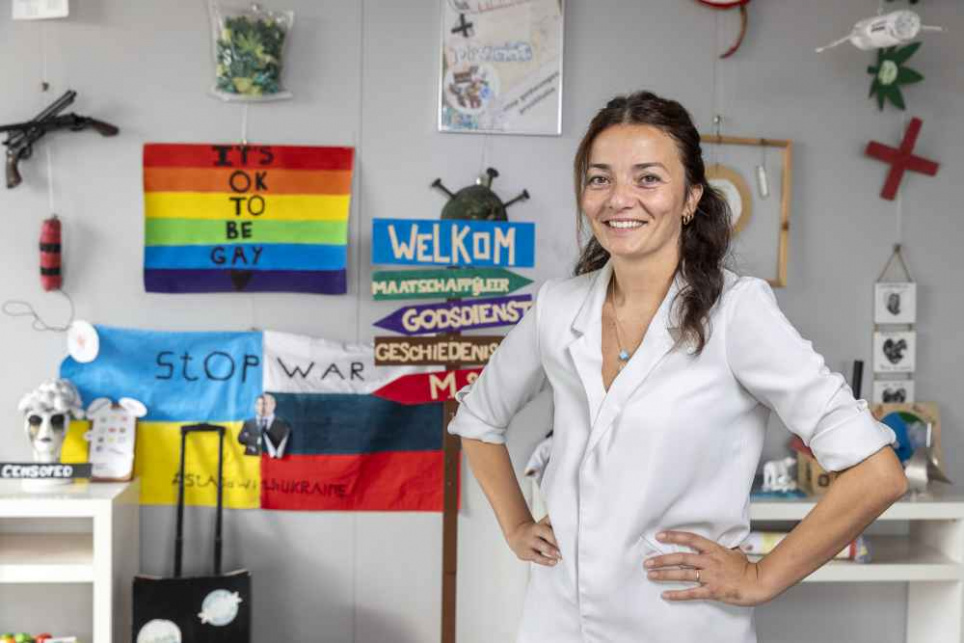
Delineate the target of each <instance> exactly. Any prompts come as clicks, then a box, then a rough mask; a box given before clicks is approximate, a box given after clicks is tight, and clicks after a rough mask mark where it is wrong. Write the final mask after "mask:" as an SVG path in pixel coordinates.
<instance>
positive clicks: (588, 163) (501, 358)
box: [448, 92, 907, 643]
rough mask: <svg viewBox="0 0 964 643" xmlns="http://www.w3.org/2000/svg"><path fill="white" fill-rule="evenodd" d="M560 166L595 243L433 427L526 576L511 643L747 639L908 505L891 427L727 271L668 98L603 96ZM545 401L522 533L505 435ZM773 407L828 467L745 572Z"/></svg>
mask: <svg viewBox="0 0 964 643" xmlns="http://www.w3.org/2000/svg"><path fill="white" fill-rule="evenodd" d="M574 169H575V182H576V197H577V201H578V203H579V209H580V221H581V222H583V224H585V223H588V226H589V228H591V232H592V237H591V239H589V240H588V242H587V243H586V245H585V248H584V250H583V252H582V256H581V258H580V260H579V264H578V267H577V269H576V275H575V276H574V277H571V278H568V279H557V280H551V281H548V282H546V283H545V284H543V286H542V287H541V288H540V290H539V293H538V295H537V297H536V300H535V303H534V305H533V306H532V307H531V308H530V309H529V310H528V312H527V313H526V314H525V316H524V317H523V318H522V320H521V321H520V322H519V323H518V324H517V325H516V326H515V327H514V328H513V329H512V331H511V332H510V333H509V334H508V335H507V336H506V337H505V338H504V339H503V341H502V343H501V344H500V345H499V347H498V350H496V351H495V353H494V354H493V355H492V356H491V358H490V359H489V361H488V363H487V364H486V366H485V368H484V369H483V371H482V373H481V374H480V375H479V377H478V379H476V380H475V382H473V383H472V384H471V385H470V386H469V387H466V388H463V389H462V390H461V391H459V393H458V394H457V396H456V397H457V399H458V401H459V410H458V413H457V414H456V416H455V418H454V419H453V420H452V421H451V422H450V424H449V426H448V430H449V432H450V433H454V434H457V435H460V436H462V438H463V439H462V445H463V448H464V450H465V453H466V455H467V456H468V459H469V463H470V465H471V467H472V472H473V473H474V475H475V477H476V478H477V479H478V481H479V484H480V486H481V487H482V489H483V491H484V492H485V494H486V497H487V498H488V499H489V502H490V503H491V504H492V507H493V509H494V510H495V513H496V516H497V518H498V520H499V524H500V526H501V527H502V530H503V534H504V536H505V539H506V542H507V544H508V546H509V547H510V548H511V549H512V551H513V552H514V553H515V554H516V555H517V556H518V557H519V558H520V559H521V560H524V561H530V562H532V563H534V564H533V565H532V567H531V574H530V582H529V588H528V591H527V594H526V602H525V607H524V609H523V614H522V623H521V625H520V629H519V635H518V639H517V641H518V643H541V642H543V641H552V642H553V643H577V642H579V643H582V642H584V641H687V642H690V641H694V642H695V641H727V642H728V643H731V642H732V643H755V642H756V633H755V631H754V624H753V611H752V610H753V607H754V606H756V605H760V604H762V603H765V602H767V601H769V600H771V599H773V598H774V597H776V596H777V595H779V594H780V593H782V592H783V591H784V590H785V589H787V588H788V587H790V586H792V585H793V584H795V583H797V582H799V581H800V580H801V579H802V578H804V577H805V576H807V575H808V574H810V573H811V572H813V571H814V570H815V569H817V568H818V567H820V566H821V565H822V564H823V563H825V562H826V561H827V560H829V559H830V558H831V557H832V556H833V555H835V554H836V553H837V552H839V551H840V550H841V549H843V548H844V546H845V545H846V544H847V543H848V542H850V541H851V540H853V538H854V537H855V536H856V535H857V534H859V533H860V532H861V531H862V530H863V529H864V527H866V526H867V524H869V523H870V522H871V521H872V520H873V519H874V518H875V517H876V516H878V515H879V514H880V513H881V512H882V511H884V509H886V508H887V506H889V505H890V504H891V503H892V502H894V500H895V499H896V498H897V497H899V496H900V495H901V494H903V493H904V491H905V489H906V484H907V483H906V478H905V477H904V474H903V470H902V468H901V465H900V462H899V461H898V459H897V457H896V455H895V454H894V452H893V450H892V449H889V448H886V447H887V445H888V444H890V443H892V442H894V440H895V435H894V433H893V431H891V430H890V429H889V428H888V427H886V426H884V425H882V424H880V423H878V422H877V421H876V420H875V419H874V417H873V416H872V415H871V414H870V411H869V410H868V408H867V403H866V402H864V401H862V400H856V399H854V396H853V392H852V391H851V390H850V387H848V386H847V384H846V381H845V380H844V379H843V377H842V376H841V375H840V374H839V373H833V372H831V371H830V369H829V368H827V366H826V364H825V362H824V359H823V358H822V357H821V356H820V355H819V354H818V353H816V352H815V351H814V350H813V346H812V344H811V343H810V342H808V341H806V340H805V339H803V338H802V337H801V336H800V333H798V332H797V331H796V329H795V328H794V327H793V326H792V324H791V323H790V322H789V321H788V320H787V318H786V317H785V316H784V315H783V314H782V313H781V311H780V308H779V306H778V305H777V301H776V298H775V297H774V295H773V291H772V290H771V289H770V287H769V286H768V285H767V283H766V282H765V281H763V280H761V279H756V278H753V277H740V276H738V275H736V274H734V273H733V272H731V271H729V270H727V269H725V268H724V259H725V257H726V253H727V245H728V242H729V236H730V217H729V214H728V212H727V207H726V204H725V202H724V201H723V199H722V198H721V197H720V195H719V194H718V193H717V192H715V191H714V190H713V189H712V188H711V187H710V186H709V185H708V184H707V181H706V176H705V170H704V167H703V161H702V159H701V152H700V145H699V135H698V134H697V132H696V129H695V128H694V127H693V123H692V121H691V120H690V117H689V114H687V112H686V110H685V109H683V107H682V106H681V105H680V104H679V103H677V102H675V101H671V100H666V99H663V98H659V97H657V96H655V95H653V94H650V93H648V92H639V93H636V94H632V95H630V96H626V97H620V98H616V99H614V100H612V101H610V102H609V103H608V105H607V106H606V107H605V108H603V109H602V110H601V111H600V112H599V114H597V116H596V117H595V118H594V119H593V121H592V123H591V124H590V126H589V129H588V131H587V133H586V135H585V137H584V138H583V141H582V143H581V144H580V146H579V149H578V152H577V154H576V159H575V166H574ZM543 387H548V388H549V389H550V390H551V392H552V406H553V419H552V428H553V437H552V452H551V455H550V457H549V459H548V464H547V465H546V467H545V472H544V475H543V478H542V481H541V483H540V489H541V491H542V494H543V496H544V498H545V503H546V508H547V510H548V514H547V516H546V518H544V519H543V520H540V521H539V522H535V521H534V520H533V518H532V515H531V514H530V512H529V510H528V507H527V506H526V503H525V500H524V498H523V497H522V493H521V491H520V489H519V484H518V481H517V480H516V478H515V473H514V470H513V467H512V462H511V460H510V459H509V454H508V451H507V450H506V447H505V441H506V429H507V427H508V426H509V424H510V423H511V421H512V419H513V417H514V416H515V415H516V414H517V413H518V412H519V411H520V410H521V409H522V408H523V407H524V406H525V405H526V404H527V403H528V401H529V400H530V399H532V398H533V397H534V396H535V395H536V394H537V393H538V392H539V390H540V389H541V388H543ZM770 410H773V411H775V412H777V413H778V414H779V416H780V418H781V420H782V421H783V423H784V424H785V425H786V426H787V427H788V428H789V429H790V430H791V431H792V432H794V433H795V434H797V435H798V436H800V437H801V439H802V440H803V441H804V443H805V444H807V445H808V446H809V447H810V448H811V450H812V451H813V452H814V454H815V456H816V458H817V460H818V461H819V462H820V464H821V465H822V466H823V468H824V469H826V470H828V471H840V472H843V473H841V474H840V475H839V476H837V478H836V479H835V481H834V483H833V485H832V487H831V488H830V489H829V490H828V491H827V493H826V494H825V495H824V496H823V498H822V499H821V500H820V502H819V503H818V505H817V506H816V507H815V508H814V509H813V511H811V513H810V514H809V515H808V516H807V518H806V519H804V520H803V521H802V522H800V524H799V525H798V526H797V527H796V528H794V530H793V531H792V532H791V533H790V534H789V535H788V536H787V537H786V538H785V539H784V540H783V541H781V543H780V544H779V545H778V546H777V548H776V549H774V550H773V552H771V553H770V554H768V555H767V556H766V557H764V558H763V559H762V560H761V561H759V562H751V561H749V560H748V559H747V557H746V555H745V554H744V553H743V552H741V551H740V549H739V545H740V544H741V543H742V542H743V541H744V540H745V539H746V538H747V536H748V534H749V531H750V529H749V527H750V520H749V513H748V508H749V493H750V487H751V485H752V482H753V476H754V473H755V471H756V468H757V464H758V463H759V461H760V455H761V453H762V449H763V438H764V435H765V433H766V427H767V422H768V416H769V411H770ZM845 470H846V471H845Z"/></svg>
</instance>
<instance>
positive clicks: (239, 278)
mask: <svg viewBox="0 0 964 643" xmlns="http://www.w3.org/2000/svg"><path fill="white" fill-rule="evenodd" d="M230 274H231V283H232V284H234V289H235V290H237V291H241V290H244V289H245V288H247V287H248V282H249V281H251V277H253V276H254V271H252V270H232V271H231V272H230Z"/></svg>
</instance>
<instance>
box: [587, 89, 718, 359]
mask: <svg viewBox="0 0 964 643" xmlns="http://www.w3.org/2000/svg"><path fill="white" fill-rule="evenodd" d="M614 125H650V126H652V127H657V128H659V129H660V130H661V131H663V132H664V133H665V134H667V135H668V136H669V137H670V138H672V139H673V140H674V141H675V142H676V146H677V149H678V150H679V155H680V160H681V161H682V164H683V167H684V168H685V170H686V189H687V192H688V191H689V189H690V188H691V187H693V186H696V185H701V186H703V195H702V197H700V201H699V204H698V205H697V208H696V212H695V215H694V216H693V219H692V221H691V222H690V223H689V224H688V225H685V226H683V230H682V233H681V234H680V263H679V266H678V267H677V271H678V272H682V274H683V277H684V278H685V280H686V285H685V286H684V288H683V289H682V290H681V291H680V292H679V294H678V295H677V299H678V302H677V301H674V302H673V305H674V306H676V305H679V306H680V308H679V313H680V320H681V331H682V337H681V340H683V341H688V342H692V343H693V344H694V345H695V348H696V353H697V354H699V353H700V352H702V350H703V347H704V346H705V345H706V339H707V330H708V323H709V313H710V309H711V308H712V307H713V305H714V304H715V303H716V301H717V300H718V299H719V297H720V293H722V292H723V267H724V261H725V259H726V256H727V253H728V251H729V247H730V211H729V206H728V205H727V203H726V200H725V199H724V198H723V197H722V195H720V193H719V192H717V191H716V190H715V189H713V188H712V187H711V186H710V184H709V183H708V182H707V180H706V170H705V168H704V166H703V156H702V151H701V149H700V135H699V132H697V131H696V127H694V126H693V120H692V119H691V118H690V115H689V112H687V111H686V109H685V108H684V107H683V106H682V105H680V104H679V103H678V102H676V101H674V100H668V99H665V98H660V97H659V96H656V95H655V94H652V93H650V92H645V91H640V92H635V93H633V94H630V95H629V96H618V97H616V98H614V99H612V100H611V101H609V103H608V104H607V105H606V107H604V108H603V109H601V110H599V112H598V113H597V114H596V116H595V117H594V118H593V119H592V122H591V123H589V129H588V130H586V134H585V136H583V137H582V141H581V142H580V143H579V149H578V150H577V151H576V158H575V161H574V163H573V177H574V179H575V188H576V208H577V212H578V214H577V228H578V234H579V238H580V239H582V235H583V232H584V224H583V213H582V207H581V203H582V193H583V190H585V188H586V172H587V171H588V169H589V153H590V151H591V150H592V144H593V141H595V140H596V137H597V136H599V134H600V133H601V132H602V131H603V130H605V129H606V128H609V127H612V126H614ZM608 260H609V252H608V251H606V250H605V249H604V248H603V247H602V245H600V243H599V241H597V240H596V238H595V237H590V238H589V240H588V242H587V243H586V244H585V246H584V247H583V248H582V251H581V254H580V257H579V261H578V263H577V264H576V269H575V274H576V275H582V274H585V273H587V272H592V271H594V270H598V269H599V268H601V267H602V266H603V265H604V264H605V263H606V261H608Z"/></svg>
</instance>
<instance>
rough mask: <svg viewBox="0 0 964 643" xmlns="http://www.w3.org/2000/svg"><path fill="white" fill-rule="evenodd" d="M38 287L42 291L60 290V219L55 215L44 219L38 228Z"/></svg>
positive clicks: (61, 281) (61, 276)
mask: <svg viewBox="0 0 964 643" xmlns="http://www.w3.org/2000/svg"><path fill="white" fill-rule="evenodd" d="M40 285H41V286H42V287H43V289H44V290H46V291H47V292H50V291H51V290H60V287H61V286H62V285H63V275H62V274H61V271H60V219H58V218H57V215H54V216H52V217H50V218H49V219H45V220H44V222H43V225H42V226H41V228H40Z"/></svg>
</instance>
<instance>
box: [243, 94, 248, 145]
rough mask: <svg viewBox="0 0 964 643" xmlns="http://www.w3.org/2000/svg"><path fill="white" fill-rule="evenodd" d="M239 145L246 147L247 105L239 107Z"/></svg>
mask: <svg viewBox="0 0 964 643" xmlns="http://www.w3.org/2000/svg"><path fill="white" fill-rule="evenodd" d="M241 145H244V146H247V145H248V104H247V103H243V104H242V105H241Z"/></svg>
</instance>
